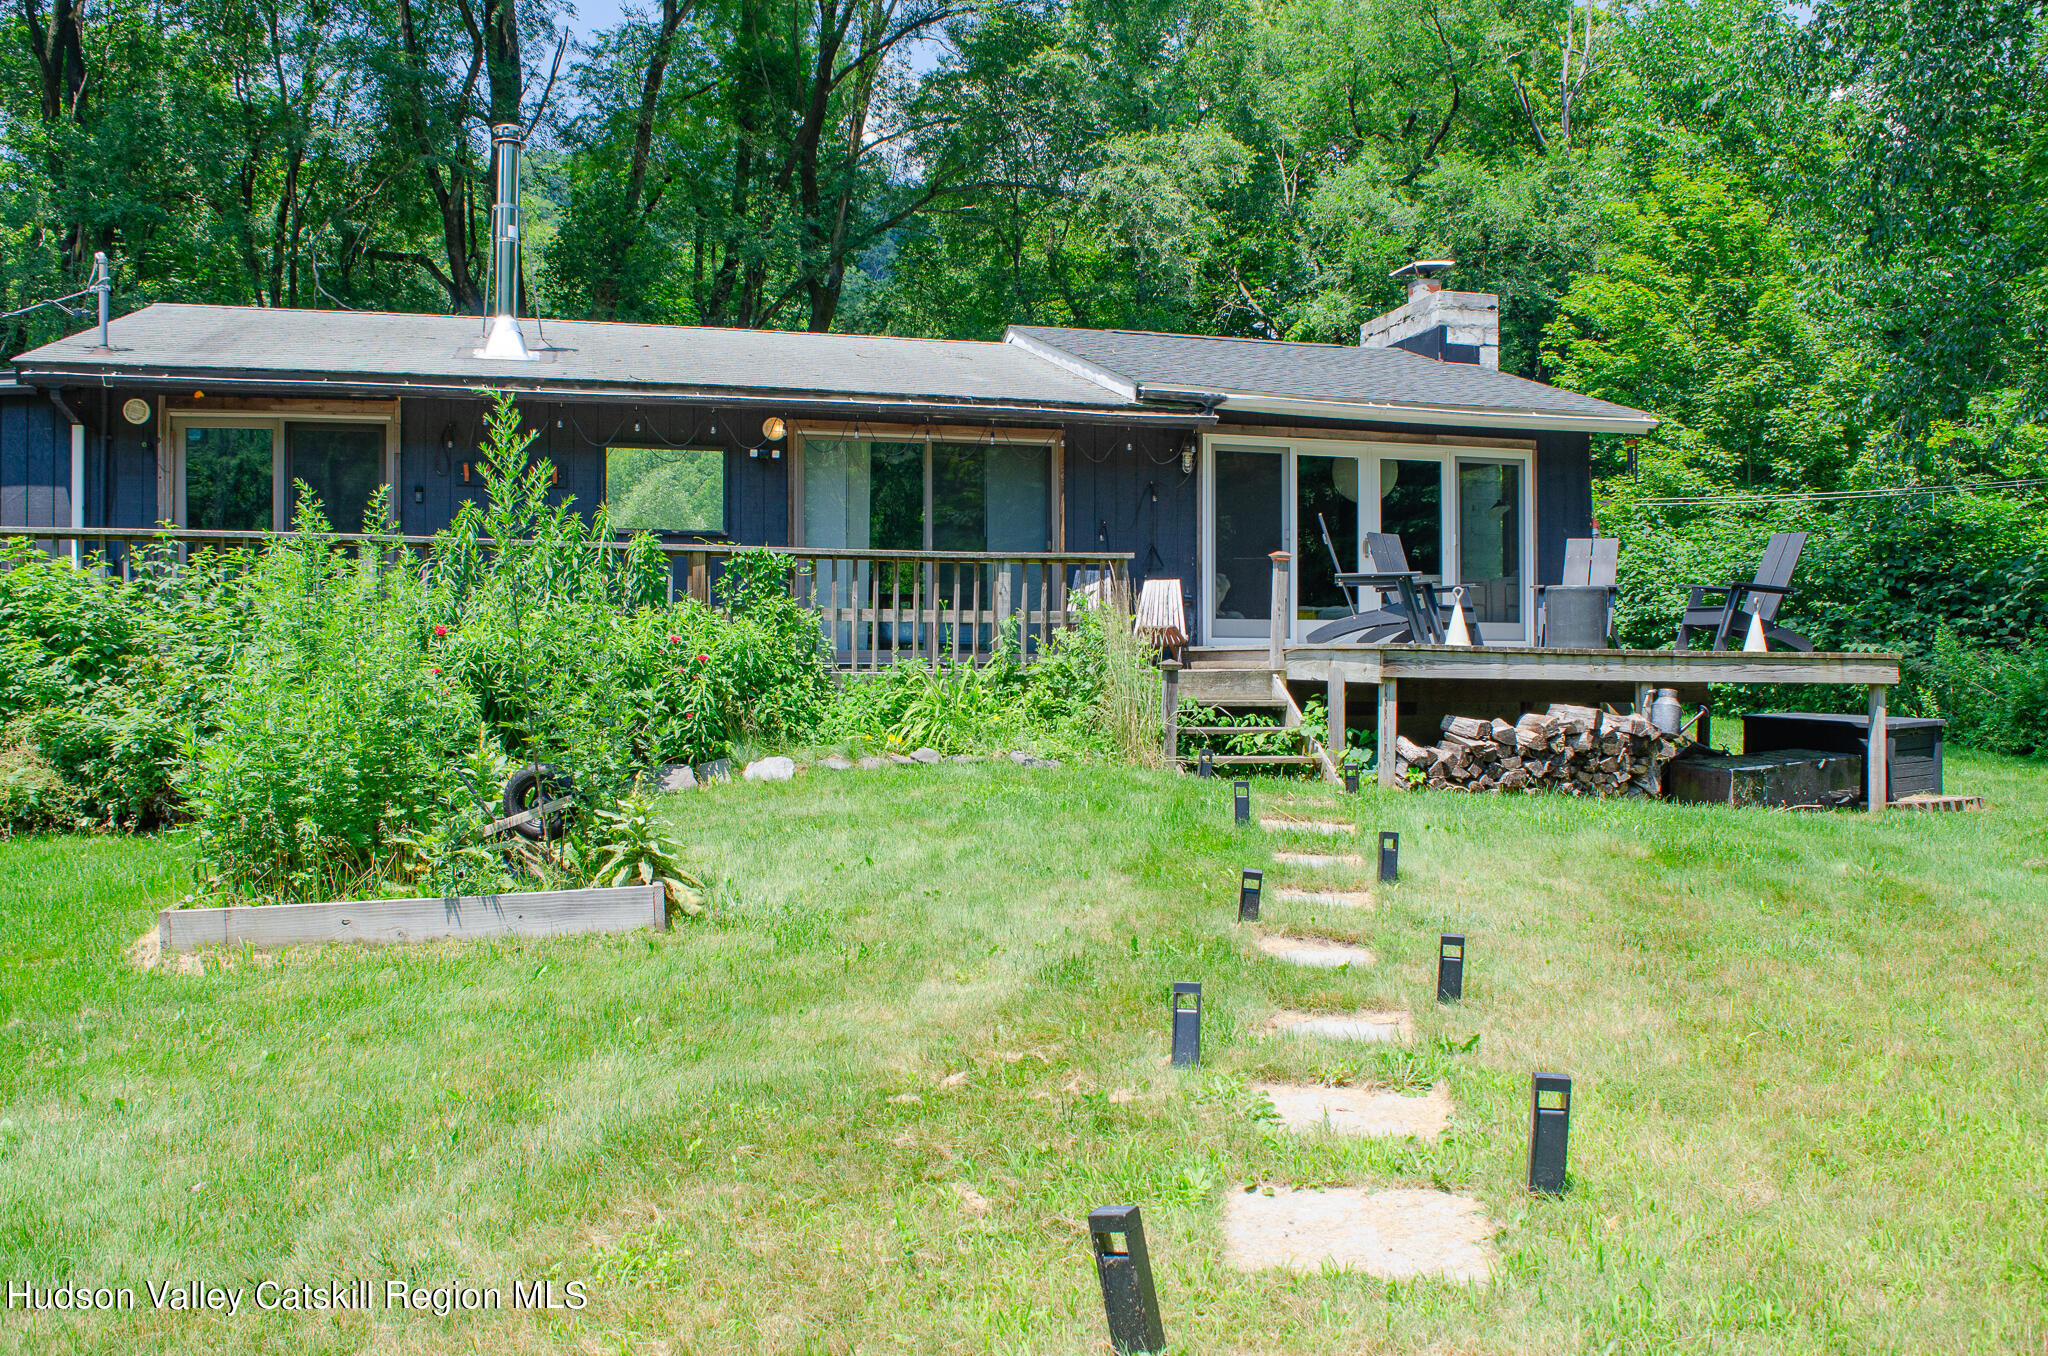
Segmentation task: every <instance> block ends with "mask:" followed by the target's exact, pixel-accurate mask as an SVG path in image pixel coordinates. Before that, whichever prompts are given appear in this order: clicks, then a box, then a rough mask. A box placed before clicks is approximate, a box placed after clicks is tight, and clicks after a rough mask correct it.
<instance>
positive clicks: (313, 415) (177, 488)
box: [157, 401, 403, 532]
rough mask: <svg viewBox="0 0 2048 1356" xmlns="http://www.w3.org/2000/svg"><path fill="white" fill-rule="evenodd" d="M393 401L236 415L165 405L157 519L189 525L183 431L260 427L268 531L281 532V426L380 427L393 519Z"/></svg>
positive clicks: (398, 511)
mask: <svg viewBox="0 0 2048 1356" xmlns="http://www.w3.org/2000/svg"><path fill="white" fill-rule="evenodd" d="M397 405H398V402H396V401H391V402H388V403H385V404H379V405H375V406H372V407H370V408H369V409H366V410H363V411H360V412H358V411H354V410H304V411H302V410H292V409H285V410H279V411H276V412H241V411H234V410H203V409H171V408H169V406H168V402H166V408H165V410H164V415H163V418H164V427H165V428H166V430H167V432H166V434H165V437H164V439H163V442H162V446H163V448H164V455H163V456H162V457H160V458H159V459H158V461H157V503H158V504H159V506H161V507H162V508H163V509H164V510H165V511H164V512H162V513H160V514H159V515H158V517H159V518H161V519H162V520H164V521H166V522H169V523H171V524H173V525H174V526H177V527H187V526H190V520H189V515H188V514H187V512H186V506H185V430H186V429H188V428H262V429H269V430H270V530H271V531H273V532H282V531H284V530H286V528H288V527H289V526H290V524H288V523H287V522H286V521H285V503H286V493H285V492H286V490H287V489H288V488H289V485H288V483H287V481H286V477H285V455H286V454H285V442H284V440H285V425H286V424H371V425H380V426H382V427H383V429H384V486H385V488H386V489H388V490H390V491H391V516H392V518H393V519H394V520H398V519H400V518H401V517H402V516H403V510H402V508H401V506H400V504H399V502H398V481H399V469H400V468H399V456H400V449H399V440H398V434H399V423H398V409H397Z"/></svg>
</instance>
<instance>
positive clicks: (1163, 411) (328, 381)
mask: <svg viewBox="0 0 2048 1356" xmlns="http://www.w3.org/2000/svg"><path fill="white" fill-rule="evenodd" d="M15 367H16V371H17V374H18V377H19V380H20V381H21V383H22V384H24V385H33V386H36V387H40V388H56V387H62V386H73V385H92V386H108V387H111V386H124V387H138V388H142V389H146V390H165V391H168V390H181V389H184V388H187V387H195V386H200V387H209V388H211V389H213V390H214V391H216V392H218V393H220V394H223V395H229V394H232V395H251V394H257V395H282V394H285V393H287V392H292V393H303V394H307V395H326V396H338V395H346V396H362V397H370V396H374V397H377V398H380V399H389V398H391V397H393V396H401V397H402V396H407V395H412V396H427V395H432V396H443V397H445V396H450V395H475V394H476V393H477V392H478V391H480V390H503V391H509V392H511V393H512V394H513V395H515V396H533V397H545V398H548V399H552V400H591V401H653V400H679V401H691V402H695V403H699V404H712V405H728V406H738V405H744V406H760V407H768V406H773V407H778V408H779V407H786V406H792V405H801V406H807V407H812V408H828V409H882V410H900V411H903V412H905V413H913V412H914V413H931V414H947V415H955V416H978V417H983V418H987V417H990V416H1000V417H1006V418H1024V419H1031V418H1035V419H1046V420H1059V421H1063V422H1092V423H1136V424H1177V425H1187V424H1212V423H1215V422H1216V416H1215V415H1213V414H1210V413H1206V412H1204V411H1203V410H1202V409H1201V408H1200V407H1199V406H1195V407H1193V408H1178V409H1176V408H1172V407H1171V406H1170V405H1166V404H1162V403H1159V402H1148V403H1147V404H1144V405H1139V404H1135V403H1134V404H1131V405H1114V404H1102V405H1095V404H1088V405H1068V404H1061V403H1057V402H1033V401H1014V400H1009V401H978V400H971V399H963V398H960V397H942V396H918V395H913V394H901V395H897V394H891V395H880V394H873V395H862V394H850V393H847V392H843V391H803V390H793V389H792V390H779V391H770V392H763V391H759V390H736V389H733V388H727V387H690V386H656V385H645V384H637V383H636V384H626V383H618V384H611V383H602V382H589V381H570V382H548V381H545V380H535V379H534V378H531V377H526V376H523V375H522V376H505V375H498V374H493V375H491V376H490V377H487V378H480V379H479V380H477V381H472V382H451V381H437V380H431V379H425V378H415V377H397V376H392V375H390V374H386V373H352V374H351V373H334V372H314V371H298V372H289V371H278V372H274V373H271V374H267V375H264V376H255V375H252V374H251V373H249V372H248V371H247V370H246V369H239V368H237V369H218V368H215V369H201V368H176V369H173V368H144V367H139V366H138V367H126V366H122V365H120V364H117V363H106V364H76V363H23V362H22V360H21V359H19V358H17V359H16V360H15Z"/></svg>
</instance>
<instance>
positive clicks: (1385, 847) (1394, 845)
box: [1380, 829, 1401, 885]
mask: <svg viewBox="0 0 2048 1356" xmlns="http://www.w3.org/2000/svg"><path fill="white" fill-rule="evenodd" d="M1380 879H1381V880H1383V881H1385V882H1387V884H1389V885H1392V884H1393V883H1394V882H1395V881H1397V880H1399V879H1401V835H1400V834H1398V833H1393V832H1390V831H1388V830H1385V829H1382V830H1381V831H1380Z"/></svg>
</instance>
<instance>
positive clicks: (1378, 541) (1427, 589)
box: [1308, 532, 1485, 645]
mask: <svg viewBox="0 0 2048 1356" xmlns="http://www.w3.org/2000/svg"><path fill="white" fill-rule="evenodd" d="M1365 555H1366V560H1367V562H1368V563H1369V564H1370V565H1371V566H1372V568H1371V569H1369V570H1363V571H1360V572H1358V573H1348V574H1347V573H1339V574H1338V576H1337V583H1338V584H1339V585H1340V586H1341V587H1343V588H1345V589H1347V590H1355V591H1356V593H1355V594H1354V597H1361V596H1363V595H1364V593H1365V592H1366V591H1367V590H1370V591H1371V592H1372V593H1373V594H1375V595H1376V596H1378V597H1380V598H1381V599H1382V602H1381V605H1380V606H1379V607H1376V608H1371V609H1362V610H1360V611H1358V612H1356V613H1354V614H1353V615H1351V616H1349V617H1340V618H1339V619H1337V620H1336V621H1333V622H1331V623H1330V624H1329V625H1327V626H1319V627H1317V628H1316V629H1315V630H1313V631H1311V632H1309V634H1308V642H1309V644H1311V645H1442V644H1443V643H1444V641H1445V631H1444V613H1445V612H1446V611H1447V610H1448V609H1449V606H1450V604H1448V603H1446V602H1445V601H1444V600H1443V598H1441V597H1440V596H1439V594H1438V592H1437V588H1438V586H1437V585H1435V584H1433V583H1431V582H1430V581H1429V580H1427V579H1424V578H1423V577H1422V576H1421V575H1420V574H1418V573H1416V572H1415V571H1414V570H1411V569H1409V568H1408V552H1407V551H1406V550H1405V549H1404V548H1403V547H1402V545H1401V539H1400V537H1398V536H1396V535H1395V534H1394V533H1392V532H1368V533H1366V534H1365ZM1388 595H1392V596H1391V599H1389V598H1388ZM1353 606H1354V607H1357V606H1359V604H1358V603H1356V602H1354V603H1353ZM1467 629H1468V630H1469V631H1470V633H1471V636H1472V643H1473V644H1474V645H1483V644H1485V641H1484V640H1483V639H1482V638H1481V636H1480V634H1479V624H1478V623H1477V622H1476V621H1472V622H1471V623H1470V625H1469V626H1468V628H1467Z"/></svg>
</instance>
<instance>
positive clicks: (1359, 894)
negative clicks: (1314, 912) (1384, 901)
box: [1273, 885, 1372, 909]
mask: <svg viewBox="0 0 2048 1356" xmlns="http://www.w3.org/2000/svg"><path fill="white" fill-rule="evenodd" d="M1273 898H1274V900H1275V901H1276V902H1278V903H1281V904H1327V905H1329V906H1330V907H1331V908H1333V909H1369V908H1371V907H1372V894H1371V892H1369V891H1366V890H1298V889H1296V888H1294V887H1293V886H1291V885H1282V886H1280V887H1278V888H1277V889H1275V890H1274V891H1273Z"/></svg>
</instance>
